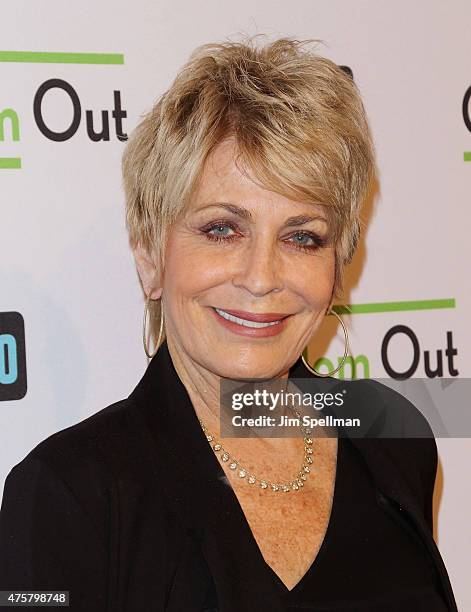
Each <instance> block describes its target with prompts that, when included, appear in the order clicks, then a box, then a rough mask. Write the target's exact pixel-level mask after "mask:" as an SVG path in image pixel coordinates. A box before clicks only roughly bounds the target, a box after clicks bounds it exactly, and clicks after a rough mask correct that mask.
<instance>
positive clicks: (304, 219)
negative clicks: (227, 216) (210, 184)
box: [200, 202, 327, 227]
mask: <svg viewBox="0 0 471 612" xmlns="http://www.w3.org/2000/svg"><path fill="white" fill-rule="evenodd" d="M211 207H217V208H225V209H226V210H228V211H229V212H231V213H233V214H234V215H237V216H239V217H241V218H242V219H245V220H247V221H251V220H252V219H253V216H252V213H251V212H250V211H249V210H247V209H246V208H242V207H241V206H236V205H235V204H230V203H229V202H214V203H212V204H207V205H206V206H204V207H203V208H200V210H205V209H206V208H211ZM316 220H320V221H325V223H327V219H326V218H325V217H324V216H323V215H321V214H315V215H295V216H294V217H288V219H287V220H286V222H285V225H286V226H288V227H291V226H294V225H304V224H305V223H309V222H310V221H316Z"/></svg>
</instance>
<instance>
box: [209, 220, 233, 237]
mask: <svg viewBox="0 0 471 612" xmlns="http://www.w3.org/2000/svg"><path fill="white" fill-rule="evenodd" d="M221 229H222V230H224V229H226V230H227V229H229V230H231V229H232V228H231V227H229V226H228V225H226V224H225V223H218V224H217V225H214V226H213V227H212V228H211V229H210V230H209V232H208V233H211V232H212V231H213V230H221ZM212 235H213V236H221V237H225V236H227V234H221V233H218V234H212Z"/></svg>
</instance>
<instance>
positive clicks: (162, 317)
mask: <svg viewBox="0 0 471 612" xmlns="http://www.w3.org/2000/svg"><path fill="white" fill-rule="evenodd" d="M149 301H150V297H148V298H147V299H146V303H145V305H144V320H143V323H142V342H143V344H144V351H145V353H146V355H147V357H149V359H152V357H154V355H155V354H156V353H157V351H158V350H159V346H160V339H161V338H162V332H163V329H164V309H163V302H162V300H161V302H160V331H159V338H158V340H157V345H156V349H155V351H154V352H153V353H150V352H149V348H148V346H147V329H146V327H147V313H148V311H149Z"/></svg>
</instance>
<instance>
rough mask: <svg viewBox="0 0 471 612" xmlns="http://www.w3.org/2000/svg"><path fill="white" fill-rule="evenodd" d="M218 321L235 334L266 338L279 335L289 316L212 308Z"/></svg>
mask: <svg viewBox="0 0 471 612" xmlns="http://www.w3.org/2000/svg"><path fill="white" fill-rule="evenodd" d="M212 310H213V312H214V313H215V315H216V317H217V319H218V321H219V322H220V323H221V324H222V325H224V327H226V328H227V329H229V330H231V331H233V332H234V333H236V334H239V335H243V336H251V337H257V338H259V337H263V338H265V337H267V336H274V335H276V334H279V333H280V332H281V331H282V330H283V329H284V328H285V321H286V319H287V318H288V317H289V316H290V315H289V314H284V313H281V312H265V313H263V314H255V313H251V312H247V311H245V310H222V309H221V308H212Z"/></svg>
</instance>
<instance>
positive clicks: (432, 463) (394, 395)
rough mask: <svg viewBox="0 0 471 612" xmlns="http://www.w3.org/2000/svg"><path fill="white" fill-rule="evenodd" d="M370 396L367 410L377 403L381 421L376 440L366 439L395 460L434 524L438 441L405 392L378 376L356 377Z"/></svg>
mask: <svg viewBox="0 0 471 612" xmlns="http://www.w3.org/2000/svg"><path fill="white" fill-rule="evenodd" d="M353 384H355V385H357V384H358V389H359V391H360V393H359V394H358V397H363V398H368V401H367V402H366V407H365V410H368V409H370V408H371V406H374V409H375V410H376V413H377V418H376V421H377V422H378V423H379V424H380V426H379V427H378V430H379V433H378V436H377V439H376V440H370V441H368V440H364V441H363V445H370V446H371V445H373V446H374V448H375V449H376V451H377V453H380V454H381V455H382V457H383V458H384V459H385V460H387V464H388V465H390V464H393V465H394V466H395V468H396V470H397V471H398V472H399V473H400V474H401V477H402V479H403V481H404V482H405V483H407V484H408V486H409V488H410V490H412V491H414V492H415V494H416V495H417V496H418V498H419V499H420V501H421V504H423V507H424V511H425V513H426V516H427V519H428V520H429V522H430V524H431V512H432V510H431V508H432V496H433V490H434V486H435V479H436V473H437V466H438V452H437V443H436V440H435V437H434V434H433V430H432V428H431V426H430V424H429V422H428V420H427V419H426V418H425V416H424V415H423V414H422V412H421V411H420V410H419V409H418V408H417V407H416V406H415V405H414V403H413V402H412V401H410V400H409V399H408V398H407V397H406V396H405V395H403V394H401V393H400V392H398V391H396V390H395V389H394V388H392V387H389V386H388V385H387V384H384V383H382V382H380V381H378V380H375V379H362V380H361V381H355V382H354V383H353Z"/></svg>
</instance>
